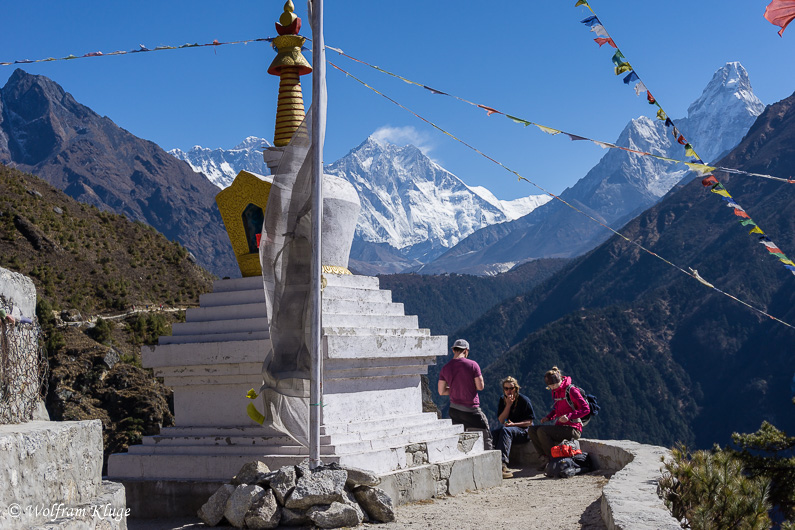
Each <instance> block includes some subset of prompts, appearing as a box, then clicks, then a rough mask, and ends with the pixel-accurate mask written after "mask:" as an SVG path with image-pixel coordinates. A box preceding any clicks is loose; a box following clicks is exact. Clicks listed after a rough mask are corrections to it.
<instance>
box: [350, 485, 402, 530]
mask: <svg viewBox="0 0 795 530" xmlns="http://www.w3.org/2000/svg"><path fill="white" fill-rule="evenodd" d="M353 495H354V496H355V497H356V500H357V501H358V503H359V505H360V506H361V507H362V509H363V510H364V511H365V513H367V516H368V517H369V518H370V519H373V520H375V521H378V522H381V523H388V522H391V521H394V520H395V506H394V504H393V503H392V498H391V497H390V496H389V495H387V494H386V492H385V491H384V490H382V489H381V488H372V487H370V486H359V487H358V488H356V489H355V490H353Z"/></svg>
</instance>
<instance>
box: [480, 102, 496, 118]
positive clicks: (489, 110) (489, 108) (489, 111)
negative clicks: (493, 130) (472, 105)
mask: <svg viewBox="0 0 795 530" xmlns="http://www.w3.org/2000/svg"><path fill="white" fill-rule="evenodd" d="M478 107H480V108H481V109H483V110H485V111H486V115H487V116H491V115H492V114H494V113H497V114H502V112H500V111H498V110H497V109H493V108H491V107H487V106H485V105H478Z"/></svg>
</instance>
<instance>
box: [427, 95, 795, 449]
mask: <svg viewBox="0 0 795 530" xmlns="http://www.w3.org/2000/svg"><path fill="white" fill-rule="evenodd" d="M717 165H721V166H727V167H733V168H738V169H744V170H747V171H753V172H760V173H762V172H764V173H767V174H772V175H777V176H785V177H786V176H787V175H792V174H795V96H792V97H790V98H788V99H786V100H784V101H782V102H780V103H777V104H775V105H772V106H770V107H768V108H767V109H766V110H765V112H764V113H763V114H762V115H761V116H760V118H759V119H758V120H757V122H756V123H755V124H754V126H753V127H752V128H751V130H750V131H749V133H748V135H747V136H746V138H745V139H744V140H743V142H741V144H740V145H739V146H738V147H737V148H736V149H735V150H734V151H733V152H732V153H730V154H729V155H728V156H727V157H726V158H724V160H723V161H720V162H718V164H717ZM715 175H716V177H717V178H718V179H719V180H720V181H721V182H722V183H723V184H724V185H725V187H726V189H728V190H729V192H730V193H731V195H732V197H733V198H734V200H735V201H736V202H737V203H739V204H740V205H742V207H744V208H745V211H746V212H747V214H748V215H749V216H750V217H751V218H752V219H753V220H754V222H755V223H757V225H758V226H759V228H760V229H761V230H763V231H764V233H765V234H766V237H768V238H769V239H770V240H772V241H774V242H775V243H777V244H778V245H779V246H780V247H781V249H782V250H783V251H784V252H786V253H787V254H788V255H789V256H790V257H792V256H795V216H793V215H792V208H793V204H795V188H793V186H791V185H790V184H788V183H787V182H786V181H784V182H782V181H777V180H771V179H763V178H758V177H753V176H749V175H737V174H726V173H721V172H716V173H715ZM726 205H727V202H726V201H724V200H721V197H720V196H718V195H717V194H715V193H711V186H706V187H705V186H704V185H703V184H702V182H701V179H700V178H697V179H695V180H693V181H692V182H689V183H688V184H686V185H684V186H683V187H681V188H680V189H677V190H674V191H672V192H671V193H669V195H667V196H666V197H665V198H664V199H663V200H662V202H660V203H659V204H658V205H656V206H655V207H653V208H651V209H649V210H647V211H646V212H644V213H643V214H641V215H640V216H638V217H637V218H635V219H634V220H632V221H631V222H630V223H629V224H627V225H626V226H625V227H624V228H623V229H622V230H621V231H622V233H624V234H625V235H626V236H627V237H629V238H630V239H631V240H633V241H636V242H638V243H639V244H641V245H643V246H645V247H646V248H648V249H649V250H650V251H652V252H654V253H656V254H657V255H659V256H661V257H663V258H665V259H667V260H670V261H671V262H673V263H675V264H676V265H678V266H679V267H681V268H682V269H684V270H685V271H687V270H688V269H689V268H692V269H694V270H697V271H698V272H699V274H700V276H701V277H703V278H704V279H705V280H706V281H707V282H710V283H712V284H713V285H714V286H715V287H716V288H717V289H712V288H710V287H709V286H707V285H704V284H702V283H700V282H699V281H697V280H696V279H694V278H693V277H691V276H689V275H687V274H685V273H683V271H682V270H679V269H677V268H676V267H672V266H671V265H669V264H666V263H665V262H663V261H662V260H660V259H657V258H656V257H654V256H652V255H650V254H648V253H646V252H645V251H643V250H641V249H640V248H638V247H637V246H634V245H632V244H630V243H627V242H626V241H625V240H624V239H622V238H619V237H617V236H616V237H613V238H611V239H609V240H608V241H607V242H605V243H604V244H603V245H601V246H600V247H598V248H596V249H595V250H593V251H592V252H590V253H589V254H587V255H586V256H583V257H582V258H579V259H578V260H577V261H576V262H575V263H573V264H572V265H571V266H570V267H567V268H566V269H565V270H564V271H562V272H560V273H558V274H557V275H555V276H554V277H552V278H551V279H550V280H548V281H546V282H544V283H543V284H541V285H540V286H538V287H537V288H536V289H534V290H533V291H531V292H529V293H527V294H525V295H521V296H519V297H516V298H514V299H512V300H510V301H506V302H505V303H503V304H500V305H499V306H497V307H495V308H493V309H491V310H490V311H488V312H487V313H486V314H484V315H483V316H482V317H481V318H480V319H478V320H477V321H476V322H474V323H473V324H472V325H470V326H468V327H466V328H464V329H462V330H459V331H457V332H455V334H456V336H461V337H464V338H466V339H468V340H469V341H470V344H471V345H472V354H471V358H473V359H475V360H477V361H478V362H479V363H480V364H481V366H482V367H483V368H484V375H485V377H486V382H487V390H486V391H485V392H484V394H483V397H484V400H483V401H484V403H483V404H484V407H485V408H486V410H487V412H488V413H489V414H490V415H491V416H492V417H493V415H494V412H495V410H494V409H495V406H496V400H497V398H498V395H499V387H498V386H497V382H498V380H499V379H500V378H502V377H504V376H505V375H509V374H510V375H514V376H516V377H518V378H519V380H520V382H521V383H522V384H523V385H524V387H525V389H527V391H528V393H529V394H530V395H531V396H532V397H534V398H535V399H534V402H535V403H536V404H537V406H538V408H539V409H541V411H542V412H543V411H544V409H546V408H547V407H548V406H550V405H551V402H550V399H549V393H548V392H547V391H545V390H544V389H543V383H542V376H543V374H544V372H545V371H546V370H548V369H549V368H551V367H552V365H557V366H559V367H560V368H561V369H562V370H563V372H564V373H565V374H568V375H572V376H573V378H574V381H575V382H576V383H577V384H579V385H581V386H583V387H585V388H586V389H587V390H589V391H591V392H593V393H594V394H596V395H597V396H598V397H599V400H600V402H601V403H603V404H604V410H603V411H602V413H601V414H600V415H599V416H598V417H597V419H595V420H594V422H593V424H592V425H591V426H589V427H588V431H587V435H588V436H599V437H603V438H630V439H633V440H638V441H644V442H651V443H660V444H666V445H669V444H671V443H672V442H674V441H677V440H681V441H686V442H691V441H692V442H693V443H695V445H696V446H697V447H710V446H711V445H712V444H713V443H715V442H721V443H725V441H726V440H728V439H729V436H730V434H731V433H732V432H734V431H739V432H753V431H755V430H756V429H758V428H759V425H760V424H761V423H762V421H763V420H767V421H769V422H771V423H773V424H774V425H776V426H777V427H779V428H781V429H783V430H785V431H789V432H795V415H794V414H793V405H792V390H791V382H792V379H793V372H795V329H793V328H792V327H790V326H788V325H785V324H781V323H778V322H776V321H774V320H772V319H770V318H767V317H766V316H764V315H762V314H761V313H759V312H756V311H754V310H752V309H749V308H748V307H747V306H745V305H743V304H741V303H739V302H737V301H735V300H733V299H731V298H729V297H727V296H725V295H724V294H722V293H721V291H723V292H726V293H730V294H731V295H733V296H736V297H738V298H740V299H742V300H743V301H744V302H746V303H747V304H750V305H752V306H754V307H757V308H759V309H761V310H763V311H766V312H768V313H769V314H771V315H774V316H776V317H778V318H780V319H781V320H783V321H785V322H786V323H788V324H795V276H793V274H792V273H791V272H790V271H789V270H787V269H786V268H785V267H784V266H783V264H782V263H781V262H780V261H779V260H778V259H776V257H775V256H771V254H770V252H768V251H767V250H766V248H765V246H763V245H761V244H760V241H764V240H762V239H760V238H761V237H762V236H760V235H759V234H749V230H750V229H751V228H753V225H749V226H743V225H741V224H740V223H739V222H738V221H739V220H741V218H740V217H737V216H736V215H735V214H734V212H733V209H732V208H727V207H726ZM718 289H720V290H721V291H719V290H718ZM440 361H441V362H443V361H444V360H443V359H440ZM437 373H438V372H437ZM434 384H435V379H434V377H433V374H432V375H431V386H432V387H433V385H434Z"/></svg>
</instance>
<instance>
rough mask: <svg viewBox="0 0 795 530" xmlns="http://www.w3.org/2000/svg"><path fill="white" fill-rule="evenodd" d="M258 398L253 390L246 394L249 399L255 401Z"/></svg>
mask: <svg viewBox="0 0 795 530" xmlns="http://www.w3.org/2000/svg"><path fill="white" fill-rule="evenodd" d="M258 396H259V394H257V393H256V392H255V391H254V389H253V388H252V389H251V390H249V391H248V392H246V397H247V398H249V399H257V397H258Z"/></svg>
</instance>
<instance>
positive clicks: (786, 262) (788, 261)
mask: <svg viewBox="0 0 795 530" xmlns="http://www.w3.org/2000/svg"><path fill="white" fill-rule="evenodd" d="M781 263H784V264H785V265H795V262H793V261H791V260H790V259H789V258H787V259H783V260H781Z"/></svg>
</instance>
